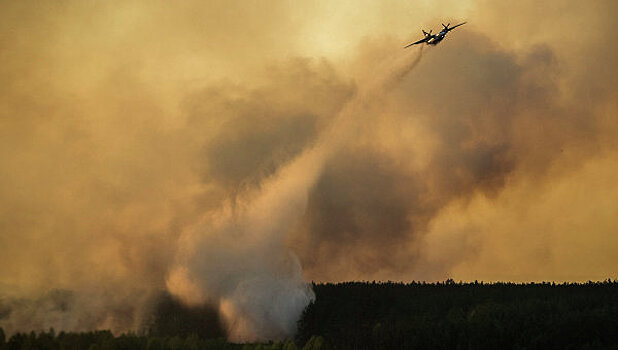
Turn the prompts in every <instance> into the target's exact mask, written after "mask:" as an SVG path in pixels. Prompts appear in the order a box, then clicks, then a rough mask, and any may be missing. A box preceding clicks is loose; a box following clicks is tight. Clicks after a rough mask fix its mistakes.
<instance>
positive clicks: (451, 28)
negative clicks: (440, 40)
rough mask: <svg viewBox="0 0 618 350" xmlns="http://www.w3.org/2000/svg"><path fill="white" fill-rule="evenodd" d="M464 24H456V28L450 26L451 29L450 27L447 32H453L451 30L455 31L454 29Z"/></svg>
mask: <svg viewBox="0 0 618 350" xmlns="http://www.w3.org/2000/svg"><path fill="white" fill-rule="evenodd" d="M466 23H468V22H463V23H459V24H458V25H456V26H452V27H450V28H449V29H448V30H449V32H450V31H451V30H453V29H455V28H457V27H459V26H462V25H464V24H466Z"/></svg>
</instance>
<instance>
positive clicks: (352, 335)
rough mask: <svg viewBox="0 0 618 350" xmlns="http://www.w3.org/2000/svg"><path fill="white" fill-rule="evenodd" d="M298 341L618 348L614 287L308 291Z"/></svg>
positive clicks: (362, 286) (362, 345)
mask: <svg viewBox="0 0 618 350" xmlns="http://www.w3.org/2000/svg"><path fill="white" fill-rule="evenodd" d="M314 290H315V293H316V301H315V303H313V304H311V305H310V306H309V307H308V308H307V309H306V310H305V313H304V315H303V317H302V319H301V320H300V321H299V331H298V334H297V337H296V341H297V343H304V342H305V341H307V340H308V339H309V338H310V337H311V336H313V335H321V336H322V337H324V339H325V340H326V342H328V343H329V344H330V345H332V346H335V347H336V348H338V349H608V348H616V349H618V282H611V281H609V280H608V281H605V282H598V283H593V282H590V283H585V284H574V283H566V284H553V283H530V284H514V283H493V284H483V283H455V282H454V281H452V280H448V281H446V282H444V283H437V284H427V283H409V284H403V283H390V282H387V283H359V282H349V283H340V284H318V285H314Z"/></svg>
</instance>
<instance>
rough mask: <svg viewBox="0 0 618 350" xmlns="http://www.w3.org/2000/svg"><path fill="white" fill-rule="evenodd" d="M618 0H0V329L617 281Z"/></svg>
mask: <svg viewBox="0 0 618 350" xmlns="http://www.w3.org/2000/svg"><path fill="white" fill-rule="evenodd" d="M616 6H617V5H616V3H615V1H610V0H607V1H597V2H595V3H594V4H583V3H582V2H578V1H574V0H573V1H572V0H568V1H562V2H560V3H546V4H539V3H538V2H536V1H528V0H526V1H520V2H518V3H517V4H512V5H509V4H507V3H506V2H504V3H495V2H491V1H485V0H470V1H447V2H441V3H440V4H433V3H431V4H430V3H426V2H410V1H401V2H399V1H384V2H353V3H347V2H337V3H334V2H329V1H314V2H311V3H305V4H294V6H292V5H291V4H290V3H289V2H287V1H271V2H269V3H268V4H264V3H263V2H251V1H249V2H247V1H242V2H240V1H206V2H205V1H192V0H190V1H186V2H182V3H179V4H175V5H173V6H172V5H171V4H170V3H169V2H167V1H158V0H155V1H149V2H148V3H144V2H140V1H105V2H78V1H72V0H63V1H58V2H53V3H51V2H50V3H46V2H36V3H23V2H10V1H0V62H2V64H1V65H0V82H1V83H2V84H0V153H1V154H0V326H1V327H3V328H4V329H5V330H6V331H7V333H9V334H10V333H13V332H16V331H30V330H33V329H35V330H38V329H43V328H48V327H54V328H55V329H56V330H77V331H79V330H90V329H96V328H109V329H111V330H112V331H114V332H123V331H128V330H141V329H144V328H146V327H147V326H148V325H149V324H150V323H151V322H152V317H153V307H154V305H156V303H157V300H159V298H160V295H162V293H171V294H173V295H174V296H175V297H176V298H178V300H180V301H182V302H183V303H185V304H187V305H189V306H191V305H193V306H195V305H203V304H208V305H210V306H212V307H214V308H216V309H217V310H218V311H219V313H220V314H221V317H222V319H223V321H224V323H225V326H226V327H227V329H228V332H229V336H230V338H231V339H234V340H254V339H275V338H282V337H287V336H290V335H291V334H293V332H294V327H295V322H296V320H297V318H298V316H299V315H300V313H301V311H302V309H303V308H304V306H305V305H306V304H307V303H308V302H309V301H310V300H311V299H312V298H313V294H312V292H311V290H310V288H309V287H308V285H307V281H311V280H312V281H342V280H373V279H376V280H389V279H390V280H411V279H416V280H429V281H434V280H444V279H446V278H453V279H455V280H459V279H461V280H486V281H494V280H510V281H530V280H556V281H563V280H567V281H586V280H589V279H590V280H597V279H606V278H615V277H616V276H615V271H616V266H618V258H617V257H618V254H616V252H618V239H617V237H618V236H616V235H615V232H616V228H617V222H616V217H617V215H616V214H617V210H618V206H617V203H616V200H615V199H616V198H618V187H617V183H616V181H615V178H616V174H617V173H618V162H617V161H616V159H618V142H617V141H616V140H617V139H616V137H615V135H616V134H617V133H618V124H617V122H616V120H617V119H616V117H615V116H616V113H617V112H618V105H617V103H616V101H618V98H617V97H618V95H617V90H616V86H617V84H616V82H617V80H616V79H617V72H618V69H616V63H617V62H618V47H617V46H616V45H615V44H614V43H613V42H610V41H608V40H607V33H613V32H615V31H616V29H618V28H616V23H617V22H616V21H615V19H614V18H613V16H612V15H613V14H614V13H616ZM446 13H448V14H449V16H452V17H450V18H445V17H444V16H445V14H446ZM449 20H450V22H451V23H455V21H459V20H461V21H463V20H465V21H467V22H468V24H466V25H465V26H462V27H458V28H457V29H456V30H454V31H452V32H451V33H449V34H448V36H447V37H446V39H445V40H444V41H443V42H442V43H440V45H438V46H436V47H432V48H431V49H428V48H425V52H423V53H422V58H423V59H422V60H421V54H420V53H419V51H418V50H419V49H417V47H414V48H413V49H408V50H403V49H402V47H403V46H405V45H406V44H407V43H409V42H411V41H414V40H418V38H419V37H420V34H419V33H420V30H419V29H421V28H424V29H425V30H429V29H433V30H434V32H435V31H436V30H437V29H439V26H440V23H441V22H445V23H446V22H448V21H449Z"/></svg>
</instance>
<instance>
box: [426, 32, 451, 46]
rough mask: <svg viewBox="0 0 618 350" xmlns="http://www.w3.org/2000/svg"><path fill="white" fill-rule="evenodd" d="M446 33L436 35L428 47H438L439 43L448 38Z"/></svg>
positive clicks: (428, 42) (430, 40)
mask: <svg viewBox="0 0 618 350" xmlns="http://www.w3.org/2000/svg"><path fill="white" fill-rule="evenodd" d="M446 33H447V32H445V31H441V32H440V33H438V34H436V35H434V36H433V37H432V38H431V39H429V40H427V44H428V45H438V43H439V42H440V41H442V40H443V39H444V37H445V36H446Z"/></svg>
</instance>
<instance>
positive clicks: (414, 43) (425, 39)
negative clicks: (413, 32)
mask: <svg viewBox="0 0 618 350" xmlns="http://www.w3.org/2000/svg"><path fill="white" fill-rule="evenodd" d="M427 40H429V38H423V39H421V40H419V41H416V42H413V43H412V44H408V45H406V46H404V49H405V48H408V47H410V46H412V45H416V44H420V43H424V42H426V41H427Z"/></svg>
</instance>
